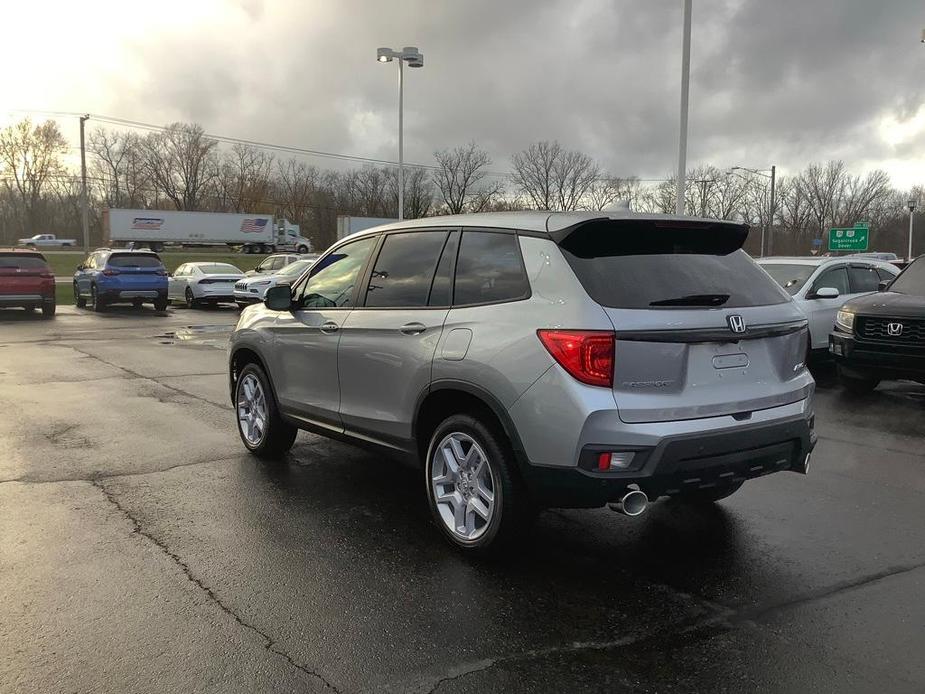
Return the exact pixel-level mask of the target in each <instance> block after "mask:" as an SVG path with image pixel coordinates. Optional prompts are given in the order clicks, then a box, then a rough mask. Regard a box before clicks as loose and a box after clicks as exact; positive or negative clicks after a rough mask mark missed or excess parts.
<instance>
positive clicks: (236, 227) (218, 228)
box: [103, 208, 312, 253]
mask: <svg viewBox="0 0 925 694" xmlns="http://www.w3.org/2000/svg"><path fill="white" fill-rule="evenodd" d="M103 233H104V237H105V239H106V240H107V242H108V243H109V244H110V245H132V246H134V247H139V246H147V247H149V248H153V249H155V250H159V249H161V248H163V247H164V246H165V245H167V244H175V245H183V246H219V245H228V246H241V248H242V249H243V250H244V252H245V253H273V252H274V251H277V250H281V251H282V250H284V251H296V252H298V253H308V252H309V251H311V249H312V245H311V242H310V241H309V240H308V239H305V238H303V237H302V236H301V235H300V234H299V227H298V226H296V225H294V224H289V222H287V221H286V220H281V221H280V224H279V225H277V224H276V223H275V222H274V220H273V216H272V215H266V214H234V213H225V212H179V211H173V210H125V209H115V208H113V209H109V210H106V211H105V212H104V213H103Z"/></svg>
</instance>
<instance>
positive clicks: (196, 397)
mask: <svg viewBox="0 0 925 694" xmlns="http://www.w3.org/2000/svg"><path fill="white" fill-rule="evenodd" d="M70 347H71V349H73V350H74V351H75V352H78V353H80V354H84V355H86V356H88V357H90V358H91V359H96V360H97V361H98V362H100V363H101V364H105V365H106V366H111V367H112V368H114V369H119V370H121V371H124V372H125V373H127V374H129V375H131V376H133V377H135V378H138V379H141V380H144V381H151V382H152V383H156V384H157V385H159V386H161V387H162V388H166V389H167V390H172V391H174V392H175V393H180V394H181V395H185V396H187V397H190V398H193V400H198V401H199V402H204V403H206V404H207V405H212V407H218V408H220V409H222V410H228V409H230V407H231V406H230V405H220V404H219V403H217V402H214V401H212V400H209V399H208V398H204V397H202V396H201V395H196V394H195V393H190V392H188V391H185V390H183V389H182V388H177V387H176V386H171V385H168V384H166V383H161V382H160V381H158V380H157V378H155V377H153V376H146V375H145V374H140V373H138V372H137V371H133V370H132V369H129V368H128V367H126V366H122V365H120V364H116V363H115V362H111V361H107V360H105V359H103V358H102V357H98V356H96V355H95V354H91V353H90V352H85V351H84V350H82V349H78V348H77V347H74V346H73V345H71V346H70ZM160 378H176V377H175V376H160Z"/></svg>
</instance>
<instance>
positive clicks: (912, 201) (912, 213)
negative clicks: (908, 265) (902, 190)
mask: <svg viewBox="0 0 925 694" xmlns="http://www.w3.org/2000/svg"><path fill="white" fill-rule="evenodd" d="M916 202H917V201H916V200H915V199H914V198H910V199H909V202H908V203H907V205H908V206H909V254H908V255H907V256H906V259H907V260H908V261H909V262H912V225H913V222H914V220H915V207H916Z"/></svg>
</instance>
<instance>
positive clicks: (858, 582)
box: [416, 562, 925, 694]
mask: <svg viewBox="0 0 925 694" xmlns="http://www.w3.org/2000/svg"><path fill="white" fill-rule="evenodd" d="M923 568H925V562H919V563H916V564H907V565H900V566H893V567H890V568H887V569H884V570H883V571H878V572H876V573H873V574H868V575H866V576H862V577H860V578H857V579H855V580H851V581H843V582H841V583H837V584H835V585H832V586H828V587H825V588H820V589H819V590H815V591H810V592H809V593H806V594H804V595H800V596H798V597H796V598H793V599H791V600H785V601H782V602H779V603H775V604H772V605H758V606H755V607H752V608H748V609H744V610H736V609H733V608H725V607H723V606H721V605H718V604H716V603H712V602H710V601H708V600H702V599H700V598H698V597H696V596H691V595H688V594H687V593H680V592H679V591H674V592H675V593H676V594H678V595H681V596H684V597H686V598H688V599H693V600H695V601H696V602H698V603H700V605H701V606H702V607H704V608H708V609H709V610H712V611H713V614H711V615H710V616H708V617H706V618H703V619H698V620H696V621H693V622H689V623H688V624H687V626H683V627H681V628H676V629H674V630H672V631H670V632H667V633H666V632H665V631H659V630H656V631H655V632H653V633H651V634H645V635H639V636H634V637H625V638H620V639H614V640H611V641H586V642H582V641H575V642H572V643H569V644H564V645H555V646H549V647H546V648H537V649H529V650H526V651H521V652H518V653H510V654H507V655H502V656H498V657H495V658H483V659H481V660H474V661H471V662H468V663H461V664H459V665H456V666H454V667H452V668H450V669H449V670H448V671H447V673H446V674H445V675H443V676H441V677H439V678H437V679H435V680H431V681H430V682H429V683H426V684H423V685H422V686H421V687H420V688H418V689H416V691H419V692H421V693H422V694H434V693H435V692H436V691H437V690H438V689H439V688H440V687H441V686H443V685H444V684H446V683H447V682H451V681H454V680H458V679H461V678H464V677H467V676H469V675H472V674H476V673H479V672H485V671H486V670H490V669H491V668H493V667H496V666H498V665H502V664H505V663H516V662H521V661H530V660H539V659H542V658H546V657H549V656H554V655H559V654H563V653H565V654H568V653H579V652H585V651H606V650H610V649H612V648H625V647H629V646H632V647H644V646H646V645H647V644H650V643H652V644H655V645H658V647H659V649H660V650H662V651H668V650H671V649H673V648H674V647H675V646H677V645H689V643H690V641H695V642H696V641H700V640H704V639H707V638H711V637H713V636H716V635H719V634H723V633H726V632H729V631H732V630H734V629H736V628H739V627H741V626H743V625H748V624H755V623H757V622H761V621H763V620H765V619H766V618H767V617H769V616H770V615H772V614H775V613H777V612H783V611H785V610H789V609H791V608H794V607H799V606H802V605H808V604H810V603H814V602H818V601H821V600H826V599H828V598H831V597H834V596H836V595H841V594H843V593H846V592H850V591H852V590H857V589H859V588H863V587H865V586H868V585H870V584H872V583H877V582H878V581H883V580H885V579H887V578H891V577H893V576H900V575H903V574H906V573H910V572H912V571H917V570H919V569H923Z"/></svg>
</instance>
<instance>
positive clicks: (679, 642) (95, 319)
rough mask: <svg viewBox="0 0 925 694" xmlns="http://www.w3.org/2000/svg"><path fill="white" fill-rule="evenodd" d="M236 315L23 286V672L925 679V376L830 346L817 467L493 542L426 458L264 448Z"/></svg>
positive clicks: (9, 637) (10, 377) (18, 432)
mask: <svg viewBox="0 0 925 694" xmlns="http://www.w3.org/2000/svg"><path fill="white" fill-rule="evenodd" d="M236 315H237V314H236V311H234V310H230V309H229V310H222V309H219V310H202V311H199V310H193V311H190V310H185V309H176V310H174V309H171V310H170V311H169V312H168V313H167V314H166V315H158V314H156V313H155V312H154V311H152V310H151V309H150V308H145V309H141V310H139V311H136V310H134V309H124V310H121V309H117V310H114V311H113V312H111V313H107V314H103V315H96V314H91V313H88V312H85V311H77V310H76V309H73V308H64V309H62V310H61V311H60V314H59V316H58V317H57V318H56V319H55V320H54V321H42V320H40V319H37V318H32V319H26V318H25V317H24V316H23V315H21V314H18V313H17V314H14V312H13V311H2V312H0V407H2V411H3V417H0V692H59V691H60V692H65V691H66V692H84V691H102V692H129V691H131V692H167V691H178V692H180V691H182V692H200V691H202V692H258V691H259V692H275V691H280V692H288V691H295V692H302V691H306V692H314V691H319V692H320V691H340V692H352V691H370V692H383V691H393V692H406V691H409V692H431V691H437V692H468V691H483V692H484V691H506V692H528V691H550V692H553V691H555V692H583V691H588V692H594V691H609V692H620V691H633V692H688V691H696V692H702V691H710V692H722V691H729V692H741V691H772V692H793V691H839V692H846V691H857V692H862V691H863V692H867V691H874V690H879V691H889V692H904V691H909V692H913V691H919V692H920V691H923V690H925V659H923V658H922V655H921V654H922V653H923V652H925V387H922V386H918V385H914V384H908V383H904V384H900V383H893V384H887V385H885V386H881V388H880V389H878V390H877V391H876V392H875V393H874V394H873V395H871V396H870V397H865V398H860V399H858V398H849V397H848V396H846V395H845V394H844V393H842V392H841V391H840V390H839V389H838V388H837V386H836V385H835V383H834V377H833V374H832V373H831V369H830V368H829V367H827V366H826V365H824V364H822V365H818V366H817V367H816V369H815V370H816V371H817V375H818V379H819V382H820V387H819V393H818V405H817V429H818V431H819V434H820V443H819V446H818V448H817V449H816V453H815V455H814V456H813V468H812V471H811V474H810V475H808V476H806V477H804V476H801V475H797V474H793V473H781V474H776V475H772V476H769V477H766V478H762V479H758V480H754V481H751V482H749V483H748V484H746V486H745V487H744V488H743V489H742V490H741V491H740V492H739V493H737V494H736V495H734V496H733V497H731V498H729V499H727V500H725V501H723V502H720V503H719V504H716V505H715V506H714V507H712V508H708V509H700V510H697V509H692V508H689V507H685V506H679V505H676V504H671V503H666V502H659V503H657V504H655V505H653V506H652V507H651V508H650V510H649V512H648V513H646V514H645V515H643V516H642V517H641V518H638V519H629V518H625V517H623V516H619V515H617V514H614V513H612V512H609V511H606V510H595V511H548V512H546V513H544V514H542V515H541V517H540V518H539V520H538V522H537V524H536V526H535V528H534V530H533V532H532V534H531V536H530V538H529V540H528V541H527V542H526V543H525V544H524V546H523V547H522V548H520V549H519V550H518V551H516V552H512V553H511V554H510V555H508V556H506V557H504V558H502V559H498V560H495V561H491V562H487V561H472V560H467V559H464V558H462V557H460V556H459V555H458V554H457V553H456V552H454V551H453V550H452V549H451V548H450V547H449V546H448V545H446V544H445V543H444V541H443V540H442V539H441V537H440V536H439V533H438V531H437V529H436V528H435V527H434V526H433V525H432V523H431V521H430V518H429V515H428V513H427V509H426V506H425V503H424V495H423V486H424V485H423V479H422V475H421V474H420V473H419V472H416V471H415V470H412V469H410V468H406V467H403V466H401V465H399V464H396V463H393V462H390V461H389V460H386V459H381V458H378V457H377V456H375V455H372V454H370V453H368V452H365V451H361V450H358V449H354V448H351V447H349V446H346V445H343V444H338V443H333V442H330V441H327V440H324V439H321V438H319V437H316V436H314V435H310V434H306V433H302V434H300V435H299V439H298V442H297V445H296V447H295V448H294V449H293V452H292V455H291V457H290V459H289V460H288V461H287V462H286V463H285V464H282V465H266V464H261V463H259V462H257V461H255V460H254V459H253V458H251V457H249V456H248V455H245V454H244V453H243V452H242V451H243V449H242V446H241V444H240V442H239V440H238V438H237V434H236V432H235V428H234V421H233V415H232V411H231V408H230V405H229V403H228V395H227V376H226V372H225V353H224V344H225V340H226V339H227V334H228V331H229V330H230V327H231V325H232V324H233V323H234V321H235V320H236Z"/></svg>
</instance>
